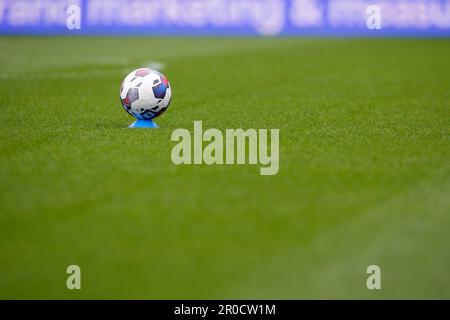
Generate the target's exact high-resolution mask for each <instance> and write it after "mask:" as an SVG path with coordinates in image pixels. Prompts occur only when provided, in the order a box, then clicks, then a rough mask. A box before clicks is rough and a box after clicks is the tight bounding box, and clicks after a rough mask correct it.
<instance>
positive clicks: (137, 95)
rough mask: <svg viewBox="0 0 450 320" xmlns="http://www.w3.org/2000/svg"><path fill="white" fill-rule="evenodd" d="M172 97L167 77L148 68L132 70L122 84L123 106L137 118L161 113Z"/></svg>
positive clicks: (121, 96) (121, 97)
mask: <svg viewBox="0 0 450 320" xmlns="http://www.w3.org/2000/svg"><path fill="white" fill-rule="evenodd" d="M171 97H172V89H171V88H170V85H169V81H167V78H166V77H165V76H164V75H163V74H161V73H159V72H158V71H156V70H152V69H148V68H142V69H137V70H134V71H132V72H131V73H130V74H128V75H127V76H126V77H125V79H124V80H123V82H122V85H121V86H120V100H121V102H122V106H123V108H124V109H125V111H126V112H128V113H129V114H131V115H132V116H133V117H135V118H137V119H143V120H150V119H153V118H156V117H157V116H159V115H161V114H162V113H163V112H164V111H166V109H167V108H168V107H169V103H170V98H171Z"/></svg>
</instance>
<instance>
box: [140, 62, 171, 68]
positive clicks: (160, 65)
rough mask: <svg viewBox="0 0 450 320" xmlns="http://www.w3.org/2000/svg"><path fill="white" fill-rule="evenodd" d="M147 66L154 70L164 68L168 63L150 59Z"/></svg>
mask: <svg viewBox="0 0 450 320" xmlns="http://www.w3.org/2000/svg"><path fill="white" fill-rule="evenodd" d="M145 66H146V67H147V68H150V69H153V70H163V69H164V68H165V67H166V64H165V63H164V62H160V61H149V62H147V63H146V64H145Z"/></svg>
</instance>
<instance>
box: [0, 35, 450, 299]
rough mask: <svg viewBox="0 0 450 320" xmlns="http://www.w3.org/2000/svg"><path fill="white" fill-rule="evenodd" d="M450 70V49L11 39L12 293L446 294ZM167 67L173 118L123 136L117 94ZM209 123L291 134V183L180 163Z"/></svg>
mask: <svg viewBox="0 0 450 320" xmlns="http://www.w3.org/2000/svg"><path fill="white" fill-rule="evenodd" d="M449 57H450V40H445V39H434V40H414V39H407V40H406V39H372V40H368V39H366V40H364V39H319V40H314V39H294V38H292V39H248V38H240V39H232V38H216V39H212V38H196V39H194V38H184V39H178V38H76V37H73V38H69V37H68V38H37V37H36V38H0V97H1V99H0V107H1V113H0V147H1V149H0V161H1V162H0V298H290V299H292V298H450V250H449V249H448V245H449V243H450V232H449V227H450V196H449V195H450V166H449V159H450V144H449V143H450V139H449V138H450V135H449V134H450V90H449V88H450V72H449V70H450V59H449ZM152 61H153V62H155V61H156V62H159V63H164V65H165V67H164V69H163V70H162V71H163V72H164V73H165V74H166V75H167V77H168V78H169V80H170V82H171V84H172V87H173V91H174V93H173V100H172V104H171V106H170V108H169V110H168V111H167V112H166V113H165V114H164V115H163V116H161V117H160V118H158V119H157V123H158V124H159V125H160V127H161V129H158V130H131V129H127V128H126V127H127V125H128V124H129V123H131V121H132V119H131V118H130V117H129V116H128V115H127V114H126V113H125V112H124V111H123V109H122V107H121V106H120V103H119V99H118V90H119V86H120V82H121V80H122V78H123V77H124V75H125V74H127V73H128V72H129V71H130V70H132V69H134V68H137V67H141V66H145V65H147V64H148V63H150V62H152ZM194 120H202V121H203V126H204V127H215V128H219V129H221V130H225V129H226V128H239V127H242V128H279V129H280V171H279V174H278V175H276V176H260V175H259V168H258V166H209V167H208V166H175V165H173V164H172V162H171V160H170V152H171V148H172V146H173V143H171V141H170V136H171V133H172V131H173V130H174V129H175V128H179V127H184V128H189V129H190V130H192V127H193V121H194ZM70 264H77V265H79V266H80V267H81V269H82V290H81V291H78V292H74V291H68V290H67V289H66V276H67V275H66V273H65V269H66V267H67V266H68V265H70ZM371 264H377V265H379V266H380V267H381V269H382V290H381V291H375V292H374V291H369V290H367V288H366V277H367V275H366V273H365V271H366V268H367V266H368V265H371Z"/></svg>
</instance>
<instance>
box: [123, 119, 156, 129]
mask: <svg viewBox="0 0 450 320" xmlns="http://www.w3.org/2000/svg"><path fill="white" fill-rule="evenodd" d="M128 128H149V129H151V128H159V127H158V125H157V124H156V123H154V122H153V120H142V119H138V120H136V121H135V122H133V123H132V124H130V126H129V127H128Z"/></svg>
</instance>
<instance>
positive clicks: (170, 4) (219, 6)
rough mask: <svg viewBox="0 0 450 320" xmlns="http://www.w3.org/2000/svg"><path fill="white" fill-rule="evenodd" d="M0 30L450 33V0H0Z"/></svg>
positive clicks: (304, 33)
mask: <svg viewBox="0 0 450 320" xmlns="http://www.w3.org/2000/svg"><path fill="white" fill-rule="evenodd" d="M0 34H110V35H120V34H124V35H133V34H140V35H142V34H148V35H262V36H277V35H284V36H290V35H307V36H318V35H323V36H334V35H337V36H340V35H342V36H349V35H350V36H351V35H358V36H386V35H387V36H450V0H0Z"/></svg>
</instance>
